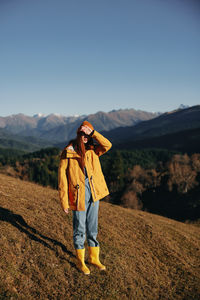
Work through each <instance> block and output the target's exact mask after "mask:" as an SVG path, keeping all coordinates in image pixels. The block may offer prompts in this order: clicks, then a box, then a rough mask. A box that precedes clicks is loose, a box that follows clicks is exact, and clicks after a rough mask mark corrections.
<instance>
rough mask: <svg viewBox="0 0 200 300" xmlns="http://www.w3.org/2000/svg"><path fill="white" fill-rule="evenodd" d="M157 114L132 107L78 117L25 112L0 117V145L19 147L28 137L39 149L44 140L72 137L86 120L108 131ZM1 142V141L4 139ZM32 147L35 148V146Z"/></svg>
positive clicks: (54, 141) (51, 141)
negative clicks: (32, 114)
mask: <svg viewBox="0 0 200 300" xmlns="http://www.w3.org/2000/svg"><path fill="white" fill-rule="evenodd" d="M157 115H158V113H149V112H145V111H140V110H139V111H137V110H134V109H126V110H113V111H111V112H108V113H105V112H97V113H95V114H90V115H87V116H86V115H81V116H69V117H66V116H61V115H57V114H51V115H48V116H42V115H35V116H33V117H30V116H26V115H24V114H18V115H12V116H8V117H0V137H1V141H0V142H1V146H3V145H4V144H5V145H6V147H7V145H9V144H12V143H11V141H13V143H14V144H15V145H16V146H17V147H18V146H19V145H17V143H19V142H21V143H22V144H24V147H26V143H27V140H28V141H29V142H32V144H35V146H34V145H33V146H34V147H33V148H37V147H38V146H39V147H40V148H41V146H42V147H43V146H44V144H45V143H46V145H47V146H50V145H55V144H56V143H61V142H64V143H66V142H67V141H68V140H70V139H72V138H74V137H75V135H76V130H77V128H78V127H79V126H80V124H81V123H82V121H84V120H85V119H87V120H88V121H90V122H91V123H92V124H93V125H94V127H95V128H96V130H98V131H102V130H106V131H108V130H111V129H114V128H116V127H123V126H131V125H135V124H137V123H139V122H141V121H144V120H150V119H152V118H155V117H157ZM3 141H4V142H3ZM34 150H35V149H34Z"/></svg>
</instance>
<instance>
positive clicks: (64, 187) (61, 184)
mask: <svg viewBox="0 0 200 300" xmlns="http://www.w3.org/2000/svg"><path fill="white" fill-rule="evenodd" d="M67 165H68V159H67V158H66V151H65V150H63V152H62V154H61V157H60V164H59V169H58V192H59V198H60V202H61V206H62V208H63V210H65V209H68V208H69V203H68V182H67V176H66V169H67Z"/></svg>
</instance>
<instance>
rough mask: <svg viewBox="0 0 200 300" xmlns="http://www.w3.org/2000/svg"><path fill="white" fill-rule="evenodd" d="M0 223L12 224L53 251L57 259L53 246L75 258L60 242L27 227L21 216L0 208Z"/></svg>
mask: <svg viewBox="0 0 200 300" xmlns="http://www.w3.org/2000/svg"><path fill="white" fill-rule="evenodd" d="M0 221H4V222H8V223H10V224H12V225H13V226H15V227H16V228H17V229H18V230H19V231H21V232H24V233H26V234H27V236H28V237H29V238H30V239H32V240H33V241H36V242H39V243H41V244H42V245H43V246H45V247H47V248H49V249H51V250H52V251H55V252H56V255H57V256H58V257H59V254H58V251H57V249H55V248H54V247H53V245H55V246H59V247H60V248H61V249H62V251H63V252H65V253H67V254H68V255H70V256H71V257H72V256H75V255H74V254H73V253H72V252H71V251H69V250H67V248H66V247H65V245H63V244H62V243H61V242H58V241H56V240H54V239H52V238H49V237H47V236H45V235H43V234H41V233H40V232H39V231H38V230H36V229H35V228H33V227H31V226H29V225H28V224H27V223H26V221H25V220H24V218H23V217H22V216H21V215H18V214H15V213H13V212H12V211H11V210H9V209H6V208H3V207H0ZM62 259H63V258H62ZM64 259H65V258H64ZM65 260H66V259H65ZM68 262H69V261H68ZM69 263H70V264H71V265H72V266H73V267H74V266H75V265H74V264H73V263H71V262H69Z"/></svg>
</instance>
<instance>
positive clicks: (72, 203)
mask: <svg viewBox="0 0 200 300" xmlns="http://www.w3.org/2000/svg"><path fill="white" fill-rule="evenodd" d="M92 138H94V139H95V140H96V141H97V142H98V145H96V146H95V147H94V149H92V148H91V149H89V150H87V151H86V154H85V168H86V170H87V175H88V178H89V183H90V189H91V193H92V199H93V201H94V202H95V201H98V200H100V199H102V198H104V197H105V196H107V195H108V194H109V191H108V187H107V184H106V182H105V178H104V175H103V173H102V169H101V165H100V161H99V156H101V155H102V154H104V153H105V152H107V151H108V150H109V149H110V148H111V146H112V144H111V143H110V142H109V141H108V140H107V139H106V138H105V137H104V136H102V135H101V134H100V133H98V132H97V131H96V130H94V133H93V135H92ZM58 190H59V198H60V201H61V206H62V208H63V209H64V210H65V209H68V208H69V207H70V208H71V209H72V210H78V211H84V210H85V174H84V171H83V170H82V168H81V167H80V155H79V154H78V153H77V152H76V151H75V149H74V148H73V145H72V144H70V145H68V146H67V147H65V149H64V150H63V151H62V154H61V158H60V165H59V172H58Z"/></svg>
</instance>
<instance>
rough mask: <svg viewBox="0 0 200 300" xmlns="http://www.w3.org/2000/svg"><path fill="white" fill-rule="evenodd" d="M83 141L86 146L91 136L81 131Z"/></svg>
mask: <svg viewBox="0 0 200 300" xmlns="http://www.w3.org/2000/svg"><path fill="white" fill-rule="evenodd" d="M81 140H82V142H83V143H84V144H86V143H87V142H88V140H89V136H88V135H87V134H85V132H83V131H81Z"/></svg>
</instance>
